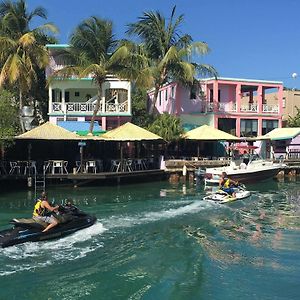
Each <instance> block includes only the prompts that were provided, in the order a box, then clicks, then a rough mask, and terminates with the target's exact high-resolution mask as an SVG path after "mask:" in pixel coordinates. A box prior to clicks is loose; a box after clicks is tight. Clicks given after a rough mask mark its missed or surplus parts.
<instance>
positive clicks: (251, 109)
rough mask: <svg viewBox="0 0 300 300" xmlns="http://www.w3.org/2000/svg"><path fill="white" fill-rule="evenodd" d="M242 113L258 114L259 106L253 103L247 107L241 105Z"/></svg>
mask: <svg viewBox="0 0 300 300" xmlns="http://www.w3.org/2000/svg"><path fill="white" fill-rule="evenodd" d="M241 112H253V113H257V112H258V105H257V104H253V103H249V104H246V105H241Z"/></svg>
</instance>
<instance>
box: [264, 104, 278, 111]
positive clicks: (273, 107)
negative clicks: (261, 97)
mask: <svg viewBox="0 0 300 300" xmlns="http://www.w3.org/2000/svg"><path fill="white" fill-rule="evenodd" d="M262 111H263V112H271V113H278V112H279V106H278V105H277V104H274V105H268V104H263V107H262Z"/></svg>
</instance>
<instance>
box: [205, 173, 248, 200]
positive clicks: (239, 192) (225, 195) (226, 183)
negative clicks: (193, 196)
mask: <svg viewBox="0 0 300 300" xmlns="http://www.w3.org/2000/svg"><path fill="white" fill-rule="evenodd" d="M249 196H250V192H249V191H247V190H246V189H245V186H244V185H242V184H239V183H238V182H236V181H233V180H231V179H230V178H228V177H227V174H226V172H223V173H222V176H221V179H220V182H219V190H217V191H216V192H214V193H212V194H210V195H208V196H206V197H204V198H203V199H204V200H213V201H216V202H219V203H227V202H231V201H235V200H240V199H244V198H247V197H249Z"/></svg>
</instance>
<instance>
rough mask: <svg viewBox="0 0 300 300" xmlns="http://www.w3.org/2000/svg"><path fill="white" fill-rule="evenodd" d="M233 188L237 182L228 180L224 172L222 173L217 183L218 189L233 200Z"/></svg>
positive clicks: (234, 194)
mask: <svg viewBox="0 0 300 300" xmlns="http://www.w3.org/2000/svg"><path fill="white" fill-rule="evenodd" d="M235 186H238V182H236V181H234V180H232V179H230V178H228V177H227V173H226V172H222V175H221V178H220V181H219V187H220V189H221V190H222V191H224V192H226V193H227V194H229V195H231V196H232V197H234V198H235V197H236V193H235V191H234V187H235Z"/></svg>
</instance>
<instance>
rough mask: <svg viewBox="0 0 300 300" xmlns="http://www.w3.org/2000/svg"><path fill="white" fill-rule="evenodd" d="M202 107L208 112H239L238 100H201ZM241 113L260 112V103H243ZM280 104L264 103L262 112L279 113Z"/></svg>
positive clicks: (203, 111)
mask: <svg viewBox="0 0 300 300" xmlns="http://www.w3.org/2000/svg"><path fill="white" fill-rule="evenodd" d="M200 107H201V109H200V111H201V112H202V113H206V112H224V113H225V112H237V104H236V102H218V103H214V102H207V101H201V106H200ZM240 112H241V113H258V104H257V103H248V104H243V105H241V108H240ZM278 112H279V106H278V105H268V104H263V105H262V113H273V114H278Z"/></svg>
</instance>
